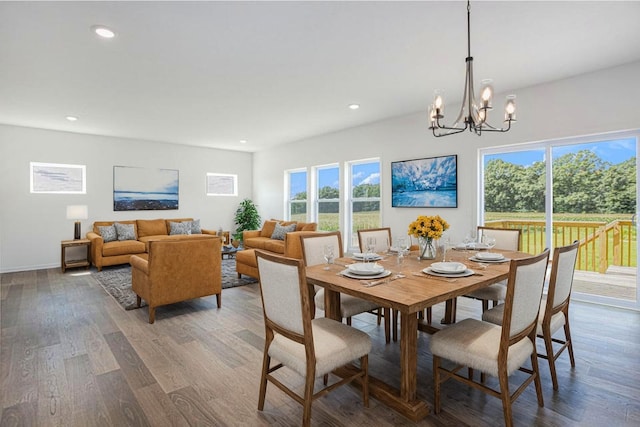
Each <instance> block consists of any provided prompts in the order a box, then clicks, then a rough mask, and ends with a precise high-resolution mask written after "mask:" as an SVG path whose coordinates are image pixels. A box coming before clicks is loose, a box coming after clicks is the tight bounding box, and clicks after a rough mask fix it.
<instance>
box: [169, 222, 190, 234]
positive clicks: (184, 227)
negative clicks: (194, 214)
mask: <svg viewBox="0 0 640 427" xmlns="http://www.w3.org/2000/svg"><path fill="white" fill-rule="evenodd" d="M177 234H191V221H188V222H169V235H170V236H175V235H177Z"/></svg>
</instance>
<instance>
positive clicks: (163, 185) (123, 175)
mask: <svg viewBox="0 0 640 427" xmlns="http://www.w3.org/2000/svg"><path fill="white" fill-rule="evenodd" d="M178 202H179V190H178V171H177V170H171V169H146V168H132V167H123V166H115V167H114V181H113V210H114V211H139V210H171V209H178Z"/></svg>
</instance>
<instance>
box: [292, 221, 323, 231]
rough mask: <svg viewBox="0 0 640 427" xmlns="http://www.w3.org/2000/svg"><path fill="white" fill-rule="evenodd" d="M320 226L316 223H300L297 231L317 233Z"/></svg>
mask: <svg viewBox="0 0 640 427" xmlns="http://www.w3.org/2000/svg"><path fill="white" fill-rule="evenodd" d="M317 228H318V224H317V223H315V222H299V223H298V226H297V227H296V231H316V229H317Z"/></svg>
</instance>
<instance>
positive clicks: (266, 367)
mask: <svg viewBox="0 0 640 427" xmlns="http://www.w3.org/2000/svg"><path fill="white" fill-rule="evenodd" d="M255 255H256V262H257V265H258V276H259V283H260V295H261V297H262V307H263V313H264V324H265V343H264V355H263V361H262V375H261V378H260V395H259V398H258V410H260V411H262V410H263V409H264V403H265V396H266V392H267V382H271V383H273V384H274V385H275V386H276V387H278V388H279V389H281V390H282V391H283V392H285V393H286V394H287V395H289V396H290V397H291V398H293V399H294V400H295V401H296V402H298V403H300V404H301V405H302V406H303V415H302V425H303V426H309V425H310V423H311V406H312V403H313V401H314V400H315V399H317V398H318V397H321V396H323V395H325V394H326V393H328V392H330V391H331V390H333V389H335V388H336V387H338V386H341V385H343V384H346V383H348V382H351V381H353V380H355V379H357V378H359V379H360V381H361V382H362V399H363V401H364V406H365V407H368V406H369V376H368V365H369V356H368V354H369V352H370V351H371V339H370V338H369V336H368V335H367V334H366V333H364V332H362V331H359V330H357V329H355V328H352V327H351V326H348V325H345V324H343V323H340V322H337V321H335V320H332V319H328V318H326V317H320V318H317V319H312V318H311V309H310V306H311V298H312V297H311V294H312V291H310V289H309V286H308V285H307V281H306V279H305V273H304V264H303V262H302V260H299V259H294V258H285V257H281V256H277V255H274V254H270V253H267V252H264V251H260V250H256V251H255ZM272 358H274V359H275V360H277V361H278V362H279V363H278V364H276V365H274V366H271V359H272ZM356 359H360V368H359V369H355V372H354V373H353V374H352V375H350V376H348V377H346V378H343V379H341V380H339V381H337V382H334V383H333V384H331V385H329V386H328V387H323V388H322V389H321V390H320V391H318V392H316V393H314V387H315V379H316V378H319V377H322V376H325V375H327V374H329V373H330V372H332V371H333V370H335V369H336V368H339V367H341V366H344V365H346V364H349V363H350V362H352V361H354V360H356ZM283 366H286V367H288V368H289V369H291V370H293V371H294V372H296V373H298V374H299V375H301V376H303V377H304V378H305V384H304V392H303V395H300V394H299V393H296V392H295V391H293V390H292V389H291V388H289V387H287V386H286V385H285V384H284V382H282V381H281V380H280V379H278V378H276V377H274V376H273V375H272V374H273V372H275V371H277V370H279V369H280V368H282V367H283Z"/></svg>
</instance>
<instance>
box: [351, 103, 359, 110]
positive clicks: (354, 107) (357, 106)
mask: <svg viewBox="0 0 640 427" xmlns="http://www.w3.org/2000/svg"><path fill="white" fill-rule="evenodd" d="M349 108H350V109H351V110H357V109H358V108H360V104H349Z"/></svg>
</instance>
